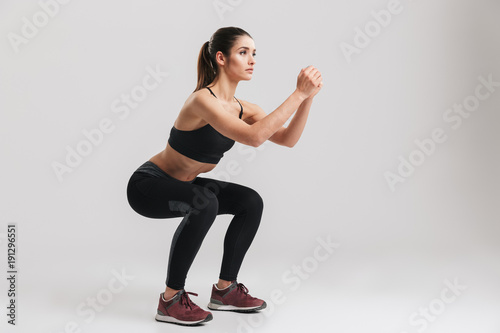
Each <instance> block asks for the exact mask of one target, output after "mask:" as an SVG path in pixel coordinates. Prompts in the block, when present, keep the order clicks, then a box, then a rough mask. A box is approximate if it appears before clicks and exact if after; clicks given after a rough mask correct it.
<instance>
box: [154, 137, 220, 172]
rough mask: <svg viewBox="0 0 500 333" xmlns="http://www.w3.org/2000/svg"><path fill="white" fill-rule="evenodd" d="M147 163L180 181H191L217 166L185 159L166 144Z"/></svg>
mask: <svg viewBox="0 0 500 333" xmlns="http://www.w3.org/2000/svg"><path fill="white" fill-rule="evenodd" d="M149 161H151V162H153V163H154V164H156V165H157V166H158V167H159V168H160V169H162V170H163V171H165V172H166V173H167V174H168V175H169V176H172V177H174V178H176V179H178V180H181V181H191V180H193V179H195V178H196V177H197V176H198V175H199V174H200V173H203V172H209V171H210V170H212V169H213V168H215V167H216V165H217V164H211V163H203V162H198V161H195V160H193V159H191V158H189V157H186V156H184V155H182V154H181V153H179V152H177V151H176V150H175V149H173V148H172V147H171V146H170V145H169V144H168V143H167V147H166V148H165V150H163V151H161V152H159V153H158V154H156V155H155V156H153V157H151V158H150V159H149Z"/></svg>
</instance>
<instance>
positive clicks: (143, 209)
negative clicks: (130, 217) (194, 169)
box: [127, 173, 215, 218]
mask: <svg viewBox="0 0 500 333" xmlns="http://www.w3.org/2000/svg"><path fill="white" fill-rule="evenodd" d="M203 192H204V188H203V187H201V186H199V185H196V184H194V182H193V183H186V182H181V181H177V180H175V179H169V178H156V177H151V176H149V175H145V174H137V173H136V174H134V175H132V177H131V178H130V180H129V184H128V186H127V196H128V200H129V203H130V206H131V207H132V208H133V209H134V210H135V211H136V212H137V213H139V214H141V215H143V216H146V217H150V218H171V217H181V216H184V215H186V214H187V213H188V212H189V211H190V210H192V209H193V207H196V208H200V207H202V205H203V203H210V204H212V203H213V200H211V199H213V198H214V197H215V196H214V195H213V193H207V194H205V193H203ZM207 195H208V196H207Z"/></svg>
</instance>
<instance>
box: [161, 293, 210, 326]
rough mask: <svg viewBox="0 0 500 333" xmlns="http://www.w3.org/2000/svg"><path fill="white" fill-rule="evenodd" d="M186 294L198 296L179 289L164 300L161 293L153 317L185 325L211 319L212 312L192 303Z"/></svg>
mask: <svg viewBox="0 0 500 333" xmlns="http://www.w3.org/2000/svg"><path fill="white" fill-rule="evenodd" d="M188 294H191V295H194V296H198V294H195V293H191V292H186V291H185V290H180V291H178V292H177V294H175V296H174V297H173V298H172V299H170V300H168V301H165V300H164V298H163V293H161V294H160V302H159V304H158V312H157V314H156V317H155V319H156V320H157V321H162V322H166V323H173V324H179V325H187V326H192V325H198V324H200V323H203V322H207V321H210V320H212V318H213V317H212V314H211V313H210V312H209V311H205V310H203V309H202V308H200V307H199V306H198V305H196V304H194V303H193V302H192V301H191V300H190V299H189V296H188Z"/></svg>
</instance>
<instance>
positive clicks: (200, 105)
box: [191, 94, 258, 147]
mask: <svg viewBox="0 0 500 333" xmlns="http://www.w3.org/2000/svg"><path fill="white" fill-rule="evenodd" d="M191 103H192V107H193V108H194V109H195V110H196V113H197V114H198V115H199V116H200V117H201V118H202V119H203V120H205V121H206V122H208V123H209V124H210V126H212V127H213V128H214V129H215V130H216V131H217V132H219V133H221V134H222V135H224V136H226V137H228V138H230V139H232V140H234V141H238V142H240V143H243V144H246V145H249V146H253V147H255V146H257V145H258V144H257V138H255V135H254V133H253V132H254V131H253V129H252V126H251V124H248V123H246V122H244V121H241V119H239V118H236V117H234V116H231V115H229V114H228V113H227V112H226V111H225V110H224V108H223V107H222V105H221V104H220V103H219V102H218V101H217V100H216V99H215V98H213V97H212V96H209V95H203V94H197V95H196V96H195V97H193V99H192V101H191Z"/></svg>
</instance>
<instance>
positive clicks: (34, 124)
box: [0, 0, 500, 333]
mask: <svg viewBox="0 0 500 333" xmlns="http://www.w3.org/2000/svg"><path fill="white" fill-rule="evenodd" d="M45 2H46V3H48V2H49V1H48V0H46V1H45ZM217 3H222V4H226V6H229V8H230V9H231V10H226V11H225V12H222V13H221V12H220V11H219V12H218V10H217V9H216V5H217ZM388 3H389V1H334V2H333V1H324V0H323V1H321V0H312V1H307V2H306V1H295V2H292V1H283V0H282V1H261V0H257V1H249V0H242V1H236V0H233V1H229V0H221V1H219V2H216V1H202V0H197V1H153V0H141V1H131V0H120V1H118V0H114V1H104V2H103V1H78V0H73V1H71V2H69V3H67V4H64V5H62V4H61V5H60V8H59V12H58V13H57V14H56V15H54V17H50V18H49V20H48V23H47V24H46V25H45V26H44V27H41V28H39V31H38V34H37V35H36V36H34V37H33V38H31V39H29V40H28V43H26V44H22V45H19V50H18V51H19V52H16V50H15V48H14V47H13V46H12V45H11V43H10V42H9V38H8V36H9V34H10V33H15V34H18V35H20V34H21V29H22V27H23V24H24V23H23V17H26V18H27V19H28V20H30V21H32V20H33V19H32V17H33V15H35V14H36V13H38V12H40V11H41V7H40V4H39V3H38V2H36V1H22V2H19V1H13V0H9V1H6V0H4V1H2V2H0V36H1V38H0V50H1V52H0V109H1V118H0V128H1V132H0V135H1V137H0V145H1V151H2V158H3V163H2V169H1V170H2V172H1V173H0V179H1V183H0V184H1V191H0V196H1V197H0V198H1V202H2V204H1V205H0V221H1V225H0V227H1V230H0V242H1V249H2V250H1V252H2V254H1V255H0V258H1V262H2V270H3V272H4V273H2V274H6V271H7V263H6V235H5V234H6V229H7V224H8V223H17V228H18V230H17V236H18V243H17V245H18V256H17V261H18V269H19V274H18V285H17V289H18V296H17V303H18V318H17V320H18V325H17V326H16V327H14V328H13V327H11V326H10V325H7V324H6V316H5V315H4V314H5V312H6V309H5V307H6V305H7V303H6V302H7V297H6V294H7V281H6V279H1V280H0V281H1V283H0V286H1V289H0V290H1V291H0V295H1V297H2V303H1V304H2V308H3V309H4V310H2V316H1V317H2V318H3V319H2V320H1V323H0V327H2V328H1V330H2V331H4V329H5V328H7V329H8V331H9V332H28V331H36V332H46V333H56V332H57V333H59V332H64V331H65V326H66V325H68V323H70V324H69V325H71V322H74V325H76V328H77V329H75V330H74V331H75V332H76V331H78V332H80V331H81V332H104V331H113V332H114V331H120V332H137V331H141V332H166V331H170V332H174V331H175V332H177V331H179V332H181V331H187V330H197V331H203V332H253V331H255V332H276V331H278V330H279V331H283V332H303V331H305V330H311V331H312V330H314V331H317V332H344V333H351V332H356V333H357V332H372V333H376V332H384V333H389V332H393V333H403V332H407V333H414V332H424V331H425V332H472V331H475V332H483V333H490V332H491V333H493V332H499V330H500V320H499V319H498V318H499V317H498V313H499V311H500V302H499V299H500V286H499V284H498V281H499V275H500V260H499V250H500V249H499V242H498V237H499V236H500V227H499V223H498V222H499V217H500V210H499V208H498V207H499V205H498V202H499V199H500V191H499V185H500V183H499V179H500V177H499V176H498V170H499V167H500V163H499V161H500V154H499V152H498V143H499V139H500V134H499V133H500V132H499V131H498V124H499V121H500V115H499V112H498V111H499V110H498V109H499V105H500V104H499V103H500V91H498V90H499V88H498V87H497V88H496V89H497V91H495V92H494V93H492V94H491V96H490V97H489V98H488V99H487V100H485V101H481V104H480V106H479V108H478V109H477V110H476V111H475V112H472V113H471V114H470V117H468V118H464V119H463V122H462V124H461V126H460V127H459V128H457V129H453V128H452V127H451V126H450V125H451V124H450V123H448V122H446V121H445V120H444V118H443V115H444V114H445V112H446V110H447V109H449V108H451V107H452V106H453V105H454V104H460V103H462V102H463V101H464V100H465V99H466V98H467V96H469V95H472V94H474V91H475V88H476V86H477V85H478V84H479V81H478V77H479V76H483V77H485V78H487V77H488V75H493V78H494V81H496V82H498V81H500V68H499V65H498V59H499V56H500V52H499V51H500V47H499V43H498V40H500V39H499V38H500V23H499V22H500V20H499V18H500V3H499V2H498V1H493V0H477V1H465V0H460V1H457V0H441V1H429V0H418V1H417V0H413V1H410V0H401V2H400V7H402V8H403V11H402V12H401V13H399V14H397V15H392V19H391V22H390V24H389V25H387V26H386V27H382V28H381V31H380V33H379V34H378V35H377V36H375V37H374V38H373V39H372V40H371V43H370V44H369V45H368V46H367V47H366V48H364V49H361V50H360V53H359V54H354V55H353V56H352V59H351V60H352V61H351V62H348V61H347V59H346V57H345V56H344V54H343V53H342V51H341V48H340V46H341V43H343V42H345V43H349V44H353V43H354V37H355V29H356V27H360V28H361V29H364V27H365V25H366V24H368V23H369V22H370V21H374V18H373V16H371V14H370V13H371V11H373V10H374V11H380V10H383V9H386V8H387V6H388ZM223 26H238V27H241V28H243V29H245V30H246V31H248V32H249V33H250V34H251V35H252V37H253V38H254V41H255V44H256V48H257V54H258V55H257V64H256V66H255V72H254V76H253V78H252V80H251V81H248V82H241V84H240V85H239V87H238V89H237V92H236V97H237V98H240V99H243V100H248V101H251V102H253V103H256V104H258V105H260V106H261V107H262V108H263V109H264V110H265V111H266V112H267V113H270V112H272V111H273V110H274V109H275V108H276V107H277V106H279V105H280V104H281V103H282V102H283V101H284V100H285V99H286V98H287V97H288V96H289V95H290V94H291V93H292V92H293V90H294V88H295V83H296V78H297V75H298V73H299V71H300V69H301V68H303V67H306V66H308V65H311V64H312V65H314V66H316V67H318V68H319V69H320V71H321V72H322V75H323V78H324V87H323V89H322V91H321V92H320V93H319V94H318V95H317V96H316V97H315V100H314V102H313V106H312V109H311V112H310V116H309V119H308V122H307V125H306V128H305V130H304V133H303V135H302V137H301V139H300V141H299V143H298V144H297V145H296V146H295V147H294V148H293V149H289V148H286V147H282V146H278V145H275V144H273V143H271V142H267V143H266V144H264V145H263V146H261V147H260V148H258V149H256V148H252V147H247V146H244V145H241V144H239V143H236V144H235V146H234V147H233V149H232V150H231V151H230V152H228V153H226V156H225V157H224V159H223V160H222V161H221V162H220V164H219V165H218V166H217V167H216V168H215V169H214V170H213V171H212V172H210V173H207V174H202V175H201V176H206V177H214V178H219V179H222V178H221V177H222V175H223V173H224V172H225V171H226V170H227V168H228V165H229V163H233V164H234V163H238V166H239V169H238V172H237V173H236V174H233V175H230V181H233V182H236V183H240V184H244V185H247V186H250V187H252V188H254V189H256V190H257V191H258V192H259V193H261V195H262V197H263V198H264V200H265V208H264V215H263V219H262V223H261V227H260V229H259V232H258V234H257V237H256V239H255V241H254V243H253V245H252V247H251V248H250V250H249V252H248V254H247V256H246V259H245V262H244V264H243V267H242V269H241V271H240V276H239V280H240V282H243V283H244V284H245V285H247V286H248V287H249V289H250V293H251V294H253V295H255V296H258V297H261V298H265V299H266V300H268V302H269V303H270V305H272V306H270V308H269V309H268V310H266V311H264V312H263V313H261V314H250V315H242V314H234V313H220V312H216V313H214V320H213V321H212V322H210V323H208V324H207V325H205V326H204V327H198V328H185V327H178V326H173V325H168V324H163V323H158V322H155V321H154V320H153V317H154V314H155V311H156V306H157V299H158V295H159V293H160V292H161V291H162V290H163V289H164V280H165V271H166V265H167V260H168V250H169V246H170V240H171V237H172V235H173V232H174V231H175V229H176V227H177V224H178V223H179V222H180V220H181V219H180V218H178V219H169V220H153V219H147V218H144V217H142V216H140V215H138V214H136V213H135V212H134V211H133V210H132V209H131V208H130V207H129V206H128V203H127V200H126V192H125V190H126V185H127V181H128V179H129V177H130V175H131V174H132V172H133V171H134V170H135V169H136V168H137V167H138V166H139V165H141V164H142V163H144V162H145V161H146V160H148V159H149V158H150V157H151V156H153V155H154V154H156V153H158V152H159V151H161V150H162V149H163V148H164V146H165V144H166V140H167V139H168V134H169V130H170V127H171V126H172V124H173V122H174V120H175V118H176V116H177V114H178V112H179V110H180V108H181V106H182V105H183V103H184V101H185V99H186V98H187V96H188V95H189V94H190V93H191V92H192V91H193V90H194V88H195V84H196V61H197V57H198V52H199V50H200V47H201V46H202V44H203V43H204V42H205V41H207V40H208V39H209V38H210V36H211V34H212V33H213V32H214V31H215V30H217V29H218V28H220V27H223ZM148 66H149V67H151V68H155V67H156V66H159V68H160V69H161V70H162V71H164V72H168V73H169V76H168V77H167V78H165V79H164V81H163V82H162V83H161V84H160V85H159V86H158V87H157V88H156V89H154V90H153V91H150V92H149V93H148V95H147V97H146V98H145V99H144V100H143V101H142V102H140V103H139V105H138V107H136V108H135V109H131V110H130V114H129V115H128V117H126V118H125V119H120V118H119V116H118V114H116V113H113V111H112V103H113V101H115V100H116V99H119V98H120V95H121V94H130V92H131V90H132V89H133V88H134V87H136V86H138V85H140V84H141V82H142V79H143V77H144V76H145V75H146V74H147V71H146V68H147V67H148ZM104 118H109V119H110V120H111V121H112V123H113V125H114V126H115V127H114V130H113V131H112V132H111V133H108V134H105V135H104V138H103V140H102V142H101V143H100V144H99V145H97V146H94V147H93V150H92V152H91V153H90V154H89V155H88V156H85V157H84V158H83V161H82V163H81V164H80V165H79V166H77V167H75V168H74V169H73V172H71V173H66V174H64V175H63V179H62V181H59V180H58V178H57V177H56V175H55V172H54V170H53V167H52V163H54V162H60V163H64V159H65V157H66V146H70V147H72V148H73V149H75V147H76V146H77V144H78V143H79V142H80V141H82V140H85V136H84V135H83V134H82V131H83V130H85V129H87V130H90V129H93V128H96V127H97V126H98V124H99V122H100V121H101V120H102V119H104ZM435 128H441V129H442V130H443V131H444V133H445V134H446V135H447V140H446V141H445V142H443V143H439V144H436V148H435V151H434V153H433V154H432V155H430V156H427V157H426V158H425V161H424V162H423V163H422V164H421V165H419V166H417V167H415V170H414V172H413V174H412V175H411V176H409V177H408V178H406V181H405V182H403V183H398V184H397V185H396V186H395V191H391V189H390V187H389V186H388V183H387V181H386V179H385V178H384V173H385V172H388V171H390V172H397V168H398V164H399V160H398V157H399V156H403V157H405V158H408V156H409V155H410V154H411V153H412V152H415V151H416V150H417V149H418V147H417V146H416V144H415V142H414V141H415V140H417V139H418V140H423V139H425V138H429V137H431V133H432V131H433V130H434V129H435ZM230 218H231V216H229V215H225V216H219V217H218V218H217V220H216V222H215V223H214V225H213V227H212V229H211V230H210V232H209V233H208V235H207V237H206V239H205V242H204V244H203V245H202V248H201V250H200V252H199V255H198V256H197V258H196V260H195V262H194V264H193V266H192V269H191V270H190V273H189V276H188V280H187V284H186V289H187V290H188V291H193V292H197V293H199V296H198V297H193V298H192V299H193V300H194V301H195V302H196V303H197V304H199V305H200V306H202V307H205V306H206V303H207V302H208V298H209V293H210V288H211V284H212V283H214V282H216V281H217V276H218V271H219V265H220V260H221V255H222V242H223V237H224V233H225V230H226V228H227V225H228V223H229V221H230ZM318 237H319V238H321V239H324V240H326V239H327V238H328V237H330V239H331V240H332V241H333V242H336V243H338V244H339V246H338V248H337V249H335V251H334V252H333V253H332V254H330V255H329V256H328V258H327V259H326V260H324V261H320V262H318V261H317V260H318V258H319V257H315V249H316V248H317V246H318V244H319V243H318ZM326 253H327V252H325V251H324V250H323V251H322V252H321V255H323V256H325V254H326ZM294 266H296V267H302V268H301V269H302V271H303V272H304V269H305V270H308V271H309V273H307V275H305V273H300V274H301V275H298V274H299V273H293V272H294V271H293V267H294ZM122 270H124V271H125V272H126V274H127V275H129V276H133V278H132V279H131V280H130V281H128V282H127V285H126V286H125V287H124V288H123V290H122V291H121V292H119V293H116V294H113V295H112V297H113V298H112V300H109V302H108V303H107V304H106V305H104V306H103V307H102V309H101V310H102V311H99V312H97V311H96V312H95V317H94V318H92V319H90V318H89V316H88V315H82V314H81V313H79V312H78V311H77V308H78V307H79V306H80V305H81V304H82V303H84V302H86V301H87V300H88V298H91V297H94V298H95V297H96V296H97V295H99V293H101V296H102V295H104V294H105V291H103V290H105V289H106V287H107V286H108V283H109V282H110V281H112V280H113V276H114V275H113V271H122ZM295 272H296V271H295ZM285 277H288V280H287V279H286V278H285ZM291 277H293V278H294V280H293V281H295V282H294V283H291V282H290V278H291ZM446 280H448V281H452V282H453V281H458V282H459V284H460V285H462V286H466V287H467V288H466V289H465V290H463V291H462V292H461V293H459V295H458V296H457V297H456V298H455V300H454V301H453V302H450V303H446V304H445V303H443V302H442V301H439V298H440V297H441V294H442V291H443V290H445V289H446V288H447V285H446V283H445V281H446ZM276 290H278V291H280V292H281V294H282V297H281V301H282V302H279V304H278V303H277V301H276V303H274V302H273V301H272V297H271V294H272V293H275V292H277V291H276ZM108 295H109V294H108ZM447 295H448V296H449V295H452V294H451V293H450V292H448V294H447ZM443 304H444V307H443ZM430 307H433V309H434V310H431V311H434V314H436V313H437V312H439V313H438V314H437V315H434V316H433V319H432V320H430V319H429V320H428V321H427V323H428V326H427V327H425V329H424V324H422V322H420V323H421V324H419V325H416V324H412V323H411V322H410V318H411V317H412V315H413V314H414V313H415V312H418V311H419V309H423V308H430ZM418 318H420V319H422V318H423V317H418ZM414 319H415V317H414ZM66 331H67V332H70V331H71V330H66Z"/></svg>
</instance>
